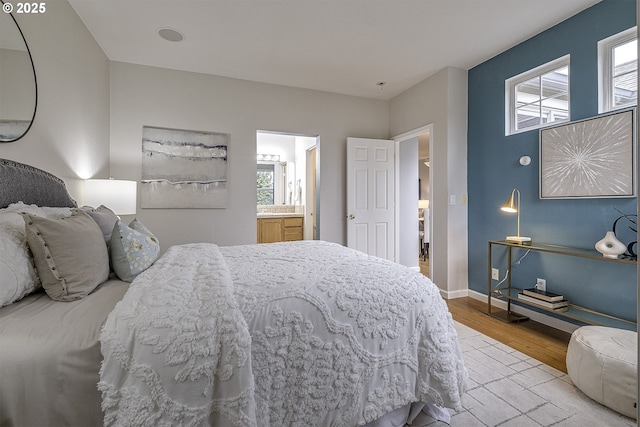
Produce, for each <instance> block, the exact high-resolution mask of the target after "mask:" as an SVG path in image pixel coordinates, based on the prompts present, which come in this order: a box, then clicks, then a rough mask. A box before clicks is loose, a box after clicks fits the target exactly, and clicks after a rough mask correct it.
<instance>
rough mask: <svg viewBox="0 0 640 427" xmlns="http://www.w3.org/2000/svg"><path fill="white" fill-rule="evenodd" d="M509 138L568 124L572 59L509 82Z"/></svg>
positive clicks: (543, 66)
mask: <svg viewBox="0 0 640 427" xmlns="http://www.w3.org/2000/svg"><path fill="white" fill-rule="evenodd" d="M505 92H506V97H507V103H506V104H507V108H506V115H507V117H506V122H505V123H506V129H505V133H506V135H511V134H514V133H519V132H523V131H526V130H531V129H537V128H540V127H543V126H546V125H549V124H551V123H558V122H564V121H568V120H569V118H570V114H569V55H567V56H563V57H562V58H559V59H556V60H555V61H551V62H549V63H547V64H544V65H541V66H540V67H536V68H534V69H533V70H530V71H527V72H525V73H522V74H519V75H517V76H514V77H511V78H510V79H507V81H506V82H505Z"/></svg>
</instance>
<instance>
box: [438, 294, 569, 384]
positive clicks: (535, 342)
mask: <svg viewBox="0 0 640 427" xmlns="http://www.w3.org/2000/svg"><path fill="white" fill-rule="evenodd" d="M446 302H447V305H448V307H449V311H450V312H451V315H452V316H453V319H454V320H456V321H458V322H460V323H462V324H463V325H466V326H468V327H470V328H472V329H475V330H476V331H478V332H481V333H483V334H485V335H487V336H489V337H491V338H493V339H495V340H497V341H499V342H501V343H503V344H506V345H508V346H509V347H511V348H514V349H516V350H518V351H520V352H522V353H524V354H526V355H528V356H529V357H533V358H534V359H536V360H539V361H541V362H543V363H546V364H547V365H549V366H553V367H554V368H556V369H558V370H560V371H562V372H564V373H566V372H567V365H566V363H565V359H566V357H567V345H568V344H569V339H570V338H571V335H570V334H568V333H566V332H563V331H560V330H558V329H554V328H551V327H549V326H546V325H543V324H541V323H538V322H534V321H533V320H527V321H524V322H518V323H504V322H502V321H500V320H498V319H495V318H493V317H490V316H489V315H487V304H486V303H484V302H482V301H478V300H475V299H473V298H469V297H464V298H455V299H449V300H446ZM493 310H495V311H501V310H499V309H496V308H492V311H493Z"/></svg>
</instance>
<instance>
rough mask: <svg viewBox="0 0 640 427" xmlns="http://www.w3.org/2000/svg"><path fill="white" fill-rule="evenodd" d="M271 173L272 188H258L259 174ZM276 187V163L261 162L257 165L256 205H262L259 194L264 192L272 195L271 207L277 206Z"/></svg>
mask: <svg viewBox="0 0 640 427" xmlns="http://www.w3.org/2000/svg"><path fill="white" fill-rule="evenodd" d="M261 172H262V173H270V174H271V187H258V186H257V177H258V174H259V173H261ZM275 187H276V170H275V164H274V163H266V162H265V163H263V162H259V163H258V164H257V168H256V205H258V206H259V205H261V203H260V197H258V193H260V192H263V193H268V194H270V195H271V202H272V203H270V204H271V205H273V204H275V198H276V192H275Z"/></svg>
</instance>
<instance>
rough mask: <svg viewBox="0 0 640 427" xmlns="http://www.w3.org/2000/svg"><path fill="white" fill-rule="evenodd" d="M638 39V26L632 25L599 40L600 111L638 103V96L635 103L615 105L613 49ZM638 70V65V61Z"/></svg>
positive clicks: (605, 111)
mask: <svg viewBox="0 0 640 427" xmlns="http://www.w3.org/2000/svg"><path fill="white" fill-rule="evenodd" d="M636 39H638V28H637V26H636V27H632V28H629V29H626V30H624V31H621V32H619V33H616V34H614V35H612V36H610V37H607V38H606V39H602V40H600V41H598V113H600V114H602V113H608V112H610V111H615V110H620V109H622V108H629V107H633V106H637V105H638V97H637V95H636V101H635V102H633V103H631V102H630V103H626V104H622V105H613V96H612V95H613V75H612V72H613V50H614V49H615V48H616V47H618V46H621V45H623V44H625V43H628V42H630V41H633V40H636ZM636 72H638V66H637V62H636Z"/></svg>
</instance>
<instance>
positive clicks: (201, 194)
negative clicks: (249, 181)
mask: <svg viewBox="0 0 640 427" xmlns="http://www.w3.org/2000/svg"><path fill="white" fill-rule="evenodd" d="M228 145H229V135H228V134H225V133H217V132H202V131H193V130H181V129H165V128H158V127H151V126H143V128H142V180H141V191H140V197H141V200H140V203H141V207H142V208H226V207H227V148H228Z"/></svg>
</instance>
